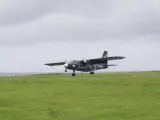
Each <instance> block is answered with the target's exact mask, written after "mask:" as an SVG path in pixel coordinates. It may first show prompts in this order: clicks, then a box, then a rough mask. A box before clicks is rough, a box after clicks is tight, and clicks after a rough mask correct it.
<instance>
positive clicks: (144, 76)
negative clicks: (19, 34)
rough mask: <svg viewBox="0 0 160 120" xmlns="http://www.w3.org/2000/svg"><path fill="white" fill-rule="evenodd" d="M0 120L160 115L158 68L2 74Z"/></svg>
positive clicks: (156, 118) (155, 119) (147, 118)
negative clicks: (114, 71) (126, 70)
mask: <svg viewBox="0 0 160 120" xmlns="http://www.w3.org/2000/svg"><path fill="white" fill-rule="evenodd" d="M0 120H160V72H143V73H107V74H95V75H89V74H77V76H76V77H72V76H71V75H70V74H69V75H33V76H25V77H12V79H11V80H10V78H9V77H1V78H0Z"/></svg>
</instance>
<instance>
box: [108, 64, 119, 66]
mask: <svg viewBox="0 0 160 120" xmlns="http://www.w3.org/2000/svg"><path fill="white" fill-rule="evenodd" d="M108 66H118V65H115V64H110V65H108Z"/></svg>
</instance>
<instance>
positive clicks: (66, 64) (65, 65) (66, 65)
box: [64, 60, 68, 68]
mask: <svg viewBox="0 0 160 120" xmlns="http://www.w3.org/2000/svg"><path fill="white" fill-rule="evenodd" d="M65 62H66V63H65V64H64V67H65V68H67V67H68V62H67V61H66V60H65Z"/></svg>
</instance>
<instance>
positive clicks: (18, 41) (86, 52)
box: [0, 0, 160, 72]
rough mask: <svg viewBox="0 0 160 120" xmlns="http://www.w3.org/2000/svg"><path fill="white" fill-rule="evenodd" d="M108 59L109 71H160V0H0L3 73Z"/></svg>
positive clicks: (61, 67)
mask: <svg viewBox="0 0 160 120" xmlns="http://www.w3.org/2000/svg"><path fill="white" fill-rule="evenodd" d="M104 50H108V52H109V53H108V54H109V56H112V55H113V56H115V55H117V56H119V55H120V56H125V57H126V59H124V60H120V61H112V62H110V63H111V64H112V63H115V64H118V66H117V67H111V68H109V69H108V70H105V71H117V70H118V71H120V70H122V71H124V70H134V71H135V70H160V0H0V56H1V62H0V72H52V71H53V72H57V71H58V72H59V71H64V68H63V66H60V67H48V66H44V64H45V63H48V62H59V61H64V60H72V59H88V58H95V57H101V56H102V54H103V51H104Z"/></svg>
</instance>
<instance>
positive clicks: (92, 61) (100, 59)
mask: <svg viewBox="0 0 160 120" xmlns="http://www.w3.org/2000/svg"><path fill="white" fill-rule="evenodd" d="M86 62H87V63H89V64H91V65H93V64H101V63H107V59H106V58H97V59H89V60H86Z"/></svg>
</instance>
